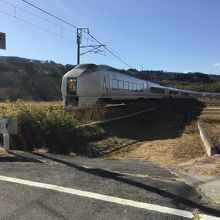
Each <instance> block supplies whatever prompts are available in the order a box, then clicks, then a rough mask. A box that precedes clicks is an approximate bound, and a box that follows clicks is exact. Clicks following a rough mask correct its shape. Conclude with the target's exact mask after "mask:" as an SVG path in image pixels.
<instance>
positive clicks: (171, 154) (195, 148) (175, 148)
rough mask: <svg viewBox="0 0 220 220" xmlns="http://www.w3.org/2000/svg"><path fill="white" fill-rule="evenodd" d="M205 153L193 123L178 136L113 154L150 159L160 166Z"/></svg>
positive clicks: (142, 144)
mask: <svg viewBox="0 0 220 220" xmlns="http://www.w3.org/2000/svg"><path fill="white" fill-rule="evenodd" d="M204 154H205V152H204V149H203V148H202V147H201V141H200V139H199V134H198V132H197V131H196V129H195V125H194V124H193V125H189V126H187V127H186V129H185V131H184V132H183V133H182V135H181V136H180V137H176V138H171V139H163V140H153V141H146V142H143V143H141V144H138V145H135V146H133V147H132V149H128V150H127V151H126V152H124V151H123V152H119V153H118V154H117V155H113V156H112V157H113V158H117V159H125V158H129V159H138V160H150V161H152V162H155V163H158V164H160V165H162V166H174V165H176V164H180V163H184V162H186V161H188V160H190V159H195V158H200V157H201V156H203V155H204Z"/></svg>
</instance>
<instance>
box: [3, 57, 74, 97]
mask: <svg viewBox="0 0 220 220" xmlns="http://www.w3.org/2000/svg"><path fill="white" fill-rule="evenodd" d="M73 67H74V66H72V65H62V64H57V63H55V62H53V61H38V60H30V59H25V58H19V57H0V100H2V101H4V100H17V99H24V100H42V101H52V100H61V93H60V85H61V80H62V76H63V75H64V73H66V72H67V71H69V70H70V69H72V68H73Z"/></svg>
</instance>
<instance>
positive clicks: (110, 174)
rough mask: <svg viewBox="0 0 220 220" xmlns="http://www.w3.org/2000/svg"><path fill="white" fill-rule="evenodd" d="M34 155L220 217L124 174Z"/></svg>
mask: <svg viewBox="0 0 220 220" xmlns="http://www.w3.org/2000/svg"><path fill="white" fill-rule="evenodd" d="M33 154H34V155H37V156H41V157H44V158H46V159H50V160H53V161H55V162H58V163H61V164H64V165H66V166H69V167H73V168H75V169H77V170H79V171H82V172H85V173H88V174H92V175H95V176H99V177H101V178H108V179H113V180H116V181H118V182H122V183H125V184H128V185H131V186H134V187H138V188H142V189H144V190H146V191H149V192H152V193H156V194H158V195H160V196H162V197H167V198H170V199H172V200H173V203H174V204H177V203H178V204H180V203H181V204H183V205H186V206H188V207H190V208H193V209H199V210H200V211H202V212H205V213H207V214H210V215H215V216H219V217H220V210H218V209H214V208H211V207H207V206H204V205H202V204H198V203H196V202H194V201H192V200H190V199H188V198H184V197H183V196H180V195H176V194H174V193H172V192H167V191H165V190H162V189H159V188H156V187H153V186H149V185H146V184H143V183H140V182H137V181H134V180H130V179H126V178H123V175H122V174H118V173H115V172H111V171H107V170H104V169H99V168H85V167H82V166H79V165H77V164H75V163H70V162H67V161H64V160H61V159H58V158H55V157H52V156H49V155H45V154H41V153H36V152H33ZM188 190H192V187H190V186H188ZM187 194H188V193H186V194H185V196H187Z"/></svg>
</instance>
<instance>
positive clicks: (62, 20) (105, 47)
mask: <svg viewBox="0 0 220 220" xmlns="http://www.w3.org/2000/svg"><path fill="white" fill-rule="evenodd" d="M21 1H23V2H24V3H26V4H28V5H30V6H32V7H34V8H35V9H37V10H39V11H41V12H43V13H45V14H47V15H49V16H51V17H53V18H55V19H57V20H59V21H61V22H63V23H65V24H67V25H69V26H71V27H73V28H75V29H78V27H77V26H75V25H73V24H71V23H70V22H67V21H65V20H64V19H61V18H59V17H57V16H55V15H54V14H51V13H50V12H48V11H46V10H44V9H42V8H40V7H38V6H36V5H34V4H32V3H30V2H29V1H27V0H21ZM82 31H83V32H84V33H86V34H88V35H89V36H90V37H91V38H92V39H94V40H95V41H96V42H97V43H98V44H100V45H102V47H103V48H104V49H105V50H107V51H108V52H109V53H110V54H111V55H112V56H114V57H115V58H117V59H118V60H119V61H121V62H122V63H123V64H125V65H126V66H128V67H130V68H133V69H134V67H132V66H131V65H129V64H128V63H127V62H125V61H124V60H122V59H121V58H120V57H119V56H118V55H116V54H115V53H113V52H112V51H111V50H109V49H108V48H107V46H104V45H103V44H102V43H101V42H100V41H99V40H97V39H96V38H95V37H94V36H93V35H92V34H91V33H88V32H86V31H84V30H82Z"/></svg>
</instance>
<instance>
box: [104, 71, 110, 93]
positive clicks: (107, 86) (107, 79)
mask: <svg viewBox="0 0 220 220" xmlns="http://www.w3.org/2000/svg"><path fill="white" fill-rule="evenodd" d="M109 90H110V76H109V74H105V76H104V92H105V96H109Z"/></svg>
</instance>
